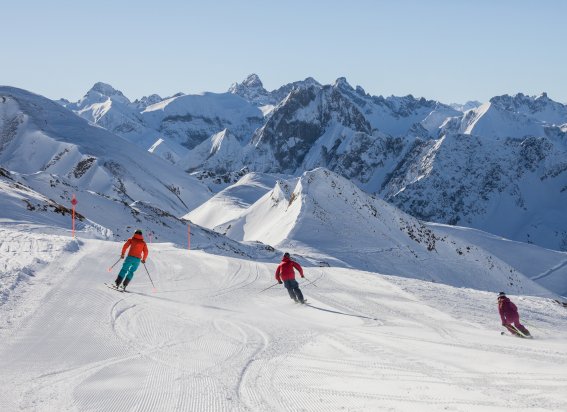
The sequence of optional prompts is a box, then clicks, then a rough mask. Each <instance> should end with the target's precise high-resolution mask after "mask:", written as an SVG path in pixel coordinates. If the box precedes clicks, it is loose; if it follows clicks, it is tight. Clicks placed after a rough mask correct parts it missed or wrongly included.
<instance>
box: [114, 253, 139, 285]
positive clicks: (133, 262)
mask: <svg viewBox="0 0 567 412" xmlns="http://www.w3.org/2000/svg"><path fill="white" fill-rule="evenodd" d="M138 266H140V258H137V257H134V256H126V259H125V260H124V263H123V264H122V269H120V273H119V274H118V276H119V277H120V278H121V279H124V278H126V280H127V281H128V283H129V282H130V281H131V280H132V278H133V277H134V272H135V271H136V269H138Z"/></svg>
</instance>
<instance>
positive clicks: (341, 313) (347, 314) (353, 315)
mask: <svg viewBox="0 0 567 412" xmlns="http://www.w3.org/2000/svg"><path fill="white" fill-rule="evenodd" d="M306 305H307V306H309V307H310V308H313V309H317V310H321V311H323V312H330V313H336V314H337V315H343V316H352V317H354V318H361V319H368V320H378V319H377V318H371V317H368V316H364V315H355V314H353V313H345V312H339V311H338V310H331V309H325V308H320V307H319V306H313V305H312V304H311V303H306Z"/></svg>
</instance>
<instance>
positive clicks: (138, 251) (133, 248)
mask: <svg viewBox="0 0 567 412" xmlns="http://www.w3.org/2000/svg"><path fill="white" fill-rule="evenodd" d="M128 248H130V251H129V252H128V256H127V257H126V260H125V261H124V263H123V264H122V269H120V273H119V274H118V277H117V278H116V281H115V283H116V288H118V287H119V286H120V284H121V283H122V290H125V289H126V286H128V284H129V283H130V281H131V280H132V278H133V277H134V272H135V271H136V269H138V266H140V262H142V263H146V259H147V258H148V245H146V242H145V241H144V236H142V231H141V230H140V229H138V230H136V232H134V236H132V237H131V238H130V239H128V240H127V241H126V243H124V246H122V253H121V254H120V259H124V255H125V254H126V251H127V250H128Z"/></svg>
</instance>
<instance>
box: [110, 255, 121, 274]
mask: <svg viewBox="0 0 567 412" xmlns="http://www.w3.org/2000/svg"><path fill="white" fill-rule="evenodd" d="M121 260H122V258H118V260H117V261H116V262H114V265H112V266H111V267H109V268H108V271H109V272H112V268H113V267H114V266H116V265H117V264H118V262H120V261H121Z"/></svg>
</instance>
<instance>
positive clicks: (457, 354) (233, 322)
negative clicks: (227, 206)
mask: <svg viewBox="0 0 567 412" xmlns="http://www.w3.org/2000/svg"><path fill="white" fill-rule="evenodd" d="M13 230H14V232H13V233H12V235H13V236H12V239H14V238H18V239H19V241H20V242H22V243H23V242H25V241H26V238H27V237H29V236H31V234H30V233H28V231H27V229H24V228H21V227H20V228H14V229H13ZM63 243H64V242H63ZM63 243H61V244H63ZM75 244H76V245H77V246H78V248H77V249H76V250H75V251H72V250H68V251H64V252H62V253H61V254H59V253H58V254H53V255H52V258H53V259H52V262H51V264H49V265H48V266H45V267H44V268H43V269H42V270H39V271H38V272H37V273H36V276H35V277H34V280H33V282H34V283H35V284H30V285H29V288H28V290H27V292H28V293H25V294H23V295H22V296H21V297H20V302H19V303H20V305H17V306H11V308H12V309H11V310H14V311H18V310H24V309H20V308H26V309H25V310H27V312H26V313H21V315H22V316H25V320H24V321H22V322H18V323H14V324H12V325H7V326H4V327H3V329H1V330H0V337H1V339H0V366H1V369H2V374H1V375H0V385H2V391H1V392H0V409H1V410H3V411H15V410H25V411H65V410H80V411H101V410H104V411H126V410H136V411H156V410H163V411H173V410H182V411H189V410H190V411H227V410H231V411H247V410H248V411H250V410H252V411H297V410H306V411H330V410H351V411H355V410H356V411H360V410H368V411H370V410H372V411H375V410H396V411H405V410H419V411H439V410H453V411H471V410H474V411H503V410H507V411H509V410H513V411H528V410H529V411H551V410H553V411H559V410H566V409H567V371H566V369H565V364H566V362H567V345H565V342H566V341H567V332H566V330H567V320H566V317H565V309H564V308H562V307H561V306H559V305H557V304H556V303H554V302H553V301H551V300H548V299H542V298H527V297H518V296H512V299H513V301H515V302H516V303H517V304H518V306H519V308H520V313H521V315H522V319H523V320H524V321H525V323H526V325H527V326H528V327H529V328H530V329H531V330H532V332H533V334H534V335H535V339H534V340H524V339H519V338H515V337H512V336H500V333H499V332H500V319H499V317H498V314H497V310H496V299H495V295H494V294H493V293H487V292H480V291H475V290H470V289H464V288H453V287H450V286H443V285H438V284H434V283H429V282H423V281H419V280H413V279H404V278H396V277H389V276H381V275H378V274H373V273H367V272H362V271H356V270H349V269H339V268H310V267H308V268H306V269H305V273H306V276H307V277H308V278H309V279H310V280H313V281H316V286H314V285H313V284H311V285H308V284H307V282H306V281H302V285H303V286H302V289H303V292H304V294H305V295H306V297H307V298H308V300H309V302H310V306H300V305H297V304H294V303H293V302H292V301H291V300H290V299H289V297H287V293H286V292H285V290H284V289H283V288H281V287H274V288H272V289H269V290H267V291H265V292H262V293H259V292H260V291H261V290H262V289H264V288H266V287H268V286H270V285H271V284H272V283H273V271H274V269H275V266H276V262H274V263H257V262H253V261H246V260H239V259H233V258H228V257H224V256H218V255H210V254H206V253H204V252H200V251H191V252H188V251H186V250H181V249H178V248H175V247H174V246H172V245H171V244H153V245H151V249H150V258H149V260H148V264H147V267H148V269H149V271H150V273H151V275H152V277H153V280H154V282H155V284H156V287H157V289H156V291H155V292H152V287H151V284H150V282H149V280H148V278H147V276H146V274H145V273H144V272H143V268H141V269H140V270H139V271H138V272H137V273H136V276H135V277H134V280H133V282H132V284H131V287H130V291H131V293H126V294H122V293H119V292H116V291H113V290H110V289H108V288H106V287H105V286H104V285H103V282H104V281H109V280H111V279H113V278H114V276H115V274H116V271H115V272H114V273H108V272H107V271H106V268H107V267H108V266H109V265H110V263H112V260H113V259H114V257H115V256H116V254H117V251H118V250H119V248H120V246H121V245H120V244H119V243H112V242H105V241H101V240H82V241H79V242H76V243H75ZM3 247H5V246H3ZM18 253H22V254H29V253H31V254H35V253H36V252H35V251H34V250H33V249H31V250H30V249H27V250H24V249H23V248H20V249H18V248H16V249H14V254H13V257H14V258H17V257H19V255H18ZM40 284H41V285H43V289H44V291H43V292H41V293H40V292H39V289H41V288H39V289H38V288H37V286H38V285H40ZM26 302H27V303H26ZM30 302H31V303H30ZM34 302H35V303H34ZM33 307H36V308H37V310H32V308H33ZM6 310H7V309H6V305H2V306H0V312H1V313H2V317H4V315H5V314H6Z"/></svg>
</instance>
